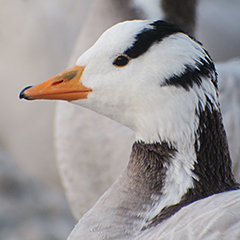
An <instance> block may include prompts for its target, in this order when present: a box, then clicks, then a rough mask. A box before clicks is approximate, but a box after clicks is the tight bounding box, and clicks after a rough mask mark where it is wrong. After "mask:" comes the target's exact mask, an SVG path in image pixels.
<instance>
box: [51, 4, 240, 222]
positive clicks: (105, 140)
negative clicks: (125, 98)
mask: <svg viewBox="0 0 240 240" xmlns="http://www.w3.org/2000/svg"><path fill="white" fill-rule="evenodd" d="M201 10H202V8H201ZM200 13H201V12H200ZM196 15H197V1H193V0H184V1H181V4H180V5H179V1H176V0H174V1H169V0H168V1H164V0H162V1H155V0H150V1H141V0H134V1H110V0H107V1H106V0H104V1H103V0H98V1H93V4H92V7H91V9H90V11H89V14H88V17H87V19H86V21H85V24H84V26H83V27H82V29H81V31H80V34H79V38H78V40H77V42H76V47H75V49H74V51H73V54H72V57H71V59H70V61H69V66H72V65H73V64H74V63H75V62H76V59H77V58H78V56H80V55H81V54H82V53H83V52H84V51H85V50H86V49H87V48H89V47H90V46H91V45H92V44H93V43H94V42H95V41H96V39H97V38H98V37H99V36H100V34H101V33H102V32H103V31H104V30H106V29H107V28H108V27H110V26H111V25H113V24H115V23H117V22H120V21H123V20H126V19H138V18H148V19H166V20H168V21H170V22H175V23H176V24H178V25H180V26H181V28H183V29H185V31H186V32H188V33H190V34H191V35H192V36H194V35H196V34H195V31H196V20H195V19H196ZM102 16H104V17H102ZM202 18H206V16H205V15H204V16H202ZM211 21H212V20H211ZM201 36H202V35H201ZM223 37H224V36H222V38H223ZM239 64H240V60H235V61H230V62H228V63H227V64H224V63H222V64H217V66H216V68H217V70H218V73H219V89H220V102H221V105H222V111H223V117H224V124H225V127H226V130H227V133H228V137H229V143H230V150H231V155H232V157H233V167H234V170H235V174H236V177H237V178H238V179H240V170H239V168H240V164H239V162H237V159H239V157H240V144H239V141H238V139H239V132H240V131H239V130H238V129H239V127H238V126H239V122H240V119H239V116H240V113H239V111H238V108H236V105H237V104H238V102H239V101H238V95H239V88H237V87H235V86H238V84H239V81H240V70H239V67H238V66H239ZM225 116H226V118H225ZM133 140H134V132H133V131H131V130H130V129H128V128H126V127H124V126H122V125H120V124H118V123H116V122H114V121H112V120H110V119H108V118H106V117H103V116H101V115H99V114H97V113H94V112H92V111H90V110H88V109H84V108H79V107H77V106H75V105H71V104H68V103H65V102H58V103H57V107H56V118H55V145H56V158H57V163H58V167H59V172H60V175H61V178H62V183H63V186H64V188H65V191H66V195H67V198H68V200H69V202H70V206H71V209H72V212H73V214H74V216H75V217H76V218H77V219H79V218H80V217H81V216H82V215H83V214H84V213H85V212H86V211H87V210H88V209H89V208H90V207H92V206H93V204H94V203H95V202H96V201H97V199H98V198H99V197H100V196H101V195H102V193H103V192H105V191H106V190H107V189H108V188H109V186H110V185H111V184H112V183H113V182H114V181H115V180H116V178H117V177H118V176H119V175H120V173H121V172H122V171H123V170H124V168H125V167H126V166H127V160H128V156H129V154H130V152H131V144H132V142H133ZM235 159H236V161H235ZM116 166H117V167H116Z"/></svg>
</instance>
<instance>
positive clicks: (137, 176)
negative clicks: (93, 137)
mask: <svg viewBox="0 0 240 240" xmlns="http://www.w3.org/2000/svg"><path fill="white" fill-rule="evenodd" d="M20 98H25V99H29V100H32V99H59V100H66V101H70V102H72V103H74V104H76V105H80V106H83V107H85V108H89V109H91V110H94V111H96V112H98V113H100V114H102V115H104V116H107V117H109V118H111V119H113V120H115V121H117V122H119V123H120V124H123V125H125V126H127V127H128V128H130V129H132V131H133V132H134V134H135V142H134V144H133V146H132V152H131V156H130V160H129V162H128V165H127V167H126V168H125V170H124V171H123V173H122V174H121V175H120V176H119V177H118V179H117V180H116V181H115V182H114V184H113V185H112V186H111V187H110V188H109V189H108V190H107V191H106V192H105V193H104V194H103V195H102V196H101V197H100V199H99V200H98V201H97V203H96V204H95V205H94V206H93V207H92V208H91V209H90V210H89V211H88V212H87V213H86V214H85V215H84V216H83V217H82V218H81V219H80V221H79V223H78V224H77V225H76V227H75V229H74V230H73V231H72V233H71V234H70V236H69V238H68V239H69V240H74V239H183V238H188V239H189V238H190V239H191V238H194V239H229V238H230V239H239V237H240V211H239V209H240V190H239V184H238V183H237V182H236V180H235V178H234V176H233V173H232V168H231V159H230V154H229V150H228V142H227V138H226V133H225V130H224V127H223V124H222V116H221V111H220V105H219V101H218V82H217V74H216V72H215V66H214V64H213V62H212V59H211V57H210V56H209V54H208V52H207V51H206V50H205V49H204V48H203V47H202V45H201V44H200V43H199V42H198V41H196V40H195V39H194V38H192V37H189V36H188V35H187V34H185V33H184V31H182V30H181V28H179V27H178V26H177V25H173V24H170V23H167V22H165V21H150V20H147V21H143V20H135V21H126V22H123V23H120V24H117V25H115V26H113V27H112V28H110V29H108V30H107V31H106V32H105V33H104V34H103V35H102V36H101V37H100V38H99V40H98V41H97V42H96V43H95V44H94V45H93V47H91V48H90V49H89V50H88V51H86V52H85V53H84V54H83V55H82V56H80V57H79V59H78V60H77V62H76V65H75V66H74V67H72V68H70V69H68V70H66V71H64V72H62V73H60V74H59V75H57V76H55V77H53V78H51V79H49V80H47V81H45V82H43V83H41V84H39V85H36V86H34V87H31V86H30V87H27V88H25V89H23V90H22V92H21V93H20ZM79 134H81V132H80V133H79ZM92 149H93V151H94V149H95V146H93V147H92Z"/></svg>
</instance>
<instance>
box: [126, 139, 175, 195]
mask: <svg viewBox="0 0 240 240" xmlns="http://www.w3.org/2000/svg"><path fill="white" fill-rule="evenodd" d="M175 152H176V149H175V148H173V147H172V146H169V144H167V143H166V142H163V143H155V144H146V143H143V142H135V143H134V144H133V147H132V153H131V157H130V161H129V163H128V166H127V172H128V175H129V176H131V182H132V183H134V185H135V188H139V189H138V190H139V192H140V193H144V195H149V197H150V196H151V194H153V193H156V194H160V193H161V189H162V187H163V181H164V179H165V174H166V170H167V169H166V167H164V165H165V164H167V165H168V164H169V163H170V161H171V160H172V159H173V158H174V156H175ZM135 190H137V189H135ZM138 190H137V191H138Z"/></svg>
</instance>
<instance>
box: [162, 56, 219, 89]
mask: <svg viewBox="0 0 240 240" xmlns="http://www.w3.org/2000/svg"><path fill="white" fill-rule="evenodd" d="M215 76H216V72H215V66H214V64H213V62H212V61H211V60H207V59H202V58H201V59H200V60H198V61H196V64H195V65H187V64H186V65H185V68H184V71H183V72H182V73H181V74H180V75H174V76H173V77H171V78H169V79H167V80H166V81H165V83H164V84H162V85H161V86H171V85H172V86H176V87H183V88H184V89H185V90H187V91H189V88H192V87H193V84H197V85H198V86H200V85H201V83H202V78H203V77H207V78H210V79H211V81H212V82H213V84H214V86H215V87H216V89H217V80H216V77H215Z"/></svg>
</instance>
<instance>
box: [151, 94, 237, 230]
mask: <svg viewBox="0 0 240 240" xmlns="http://www.w3.org/2000/svg"><path fill="white" fill-rule="evenodd" d="M206 99H207V104H206V106H205V109H204V110H202V109H199V111H196V112H200V114H199V127H198V129H197V133H196V138H197V139H199V141H200V147H199V146H198V145H199V144H198V143H197V140H196V142H195V151H196V155H197V162H196V163H195V165H194V170H193V172H194V173H195V174H196V175H197V176H198V178H199V180H198V181H197V180H196V179H193V181H194V188H191V189H189V190H188V191H187V193H186V194H185V195H184V196H183V197H182V199H181V201H180V202H179V203H178V204H175V205H172V206H169V207H167V208H164V209H163V210H162V211H161V212H160V213H159V214H158V215H157V216H156V217H155V218H154V219H153V220H152V222H151V223H150V224H149V225H148V227H152V226H155V225H157V224H158V223H161V222H162V221H163V220H165V219H166V218H168V217H170V216H171V215H173V214H174V213H176V212H177V211H178V210H180V209H181V208H182V207H183V206H186V205H188V204H190V203H192V202H194V201H196V200H200V199H202V198H205V197H208V196H211V195H213V194H216V193H220V192H225V191H229V190H234V189H239V184H238V183H237V182H236V180H235V178H234V176H233V173H232V166H231V159H230V154H229V149H228V143H227V137H226V133H225V130H224V127H223V124H222V116H221V113H220V112H219V111H217V110H216V109H215V107H214V105H213V103H212V102H211V101H210V99H208V97H207V96H206ZM199 106H200V104H199Z"/></svg>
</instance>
